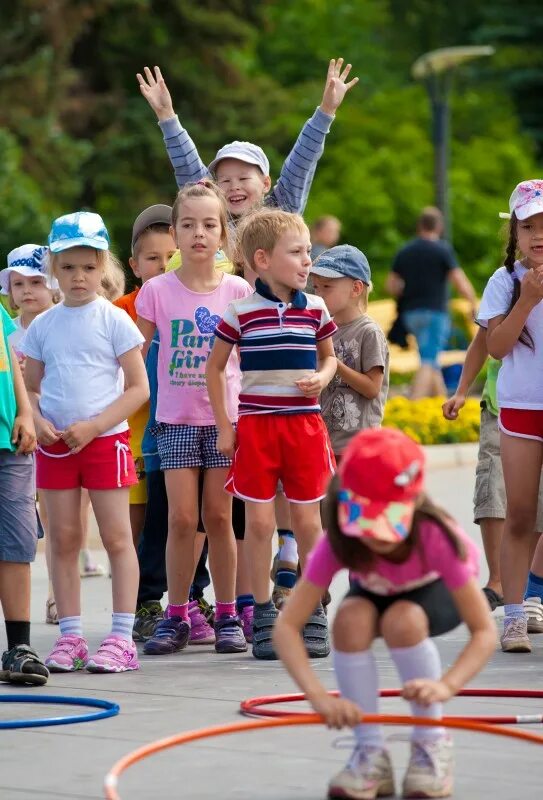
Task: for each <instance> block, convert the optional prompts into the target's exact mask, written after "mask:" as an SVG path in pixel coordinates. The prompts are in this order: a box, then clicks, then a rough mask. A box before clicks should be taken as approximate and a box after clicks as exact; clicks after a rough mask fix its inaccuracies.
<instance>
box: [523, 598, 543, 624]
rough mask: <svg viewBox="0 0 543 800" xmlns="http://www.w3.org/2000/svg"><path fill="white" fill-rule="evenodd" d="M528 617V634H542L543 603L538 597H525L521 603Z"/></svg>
mask: <svg viewBox="0 0 543 800" xmlns="http://www.w3.org/2000/svg"><path fill="white" fill-rule="evenodd" d="M523 606H524V611H525V612H526V616H527V617H528V633H543V603H542V602H541V598H540V597H527V598H526V600H525V601H524V603H523Z"/></svg>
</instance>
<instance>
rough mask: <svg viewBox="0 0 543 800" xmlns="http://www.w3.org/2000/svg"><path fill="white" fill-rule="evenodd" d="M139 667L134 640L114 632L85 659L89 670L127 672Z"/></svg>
mask: <svg viewBox="0 0 543 800" xmlns="http://www.w3.org/2000/svg"><path fill="white" fill-rule="evenodd" d="M139 668H140V665H139V664H138V651H137V650H136V645H135V644H134V642H132V641H128V640H127V639H123V638H122V636H117V635H116V634H114V633H110V635H109V636H108V637H107V638H106V639H104V641H103V642H102V644H101V645H100V647H99V648H98V650H97V651H96V653H95V654H94V655H93V656H91V657H90V658H89V660H88V661H87V670H88V671H89V672H129V671H130V670H132V669H139Z"/></svg>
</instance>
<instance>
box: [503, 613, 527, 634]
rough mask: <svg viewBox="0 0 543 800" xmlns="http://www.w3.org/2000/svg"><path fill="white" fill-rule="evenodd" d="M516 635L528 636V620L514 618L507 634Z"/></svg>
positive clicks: (506, 631)
mask: <svg viewBox="0 0 543 800" xmlns="http://www.w3.org/2000/svg"><path fill="white" fill-rule="evenodd" d="M510 631H511V633H515V634H524V635H526V620H525V618H524V617H513V619H512V620H511V622H508V623H507V627H506V630H505V633H509V632H510Z"/></svg>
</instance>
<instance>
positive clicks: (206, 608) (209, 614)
mask: <svg viewBox="0 0 543 800" xmlns="http://www.w3.org/2000/svg"><path fill="white" fill-rule="evenodd" d="M198 608H199V609H200V611H201V612H202V614H203V615H204V617H205V618H206V622H207V624H208V625H211V627H213V625H214V624H215V606H212V605H211V603H208V602H207V600H205V599H204V598H203V597H200V599H199V600H198Z"/></svg>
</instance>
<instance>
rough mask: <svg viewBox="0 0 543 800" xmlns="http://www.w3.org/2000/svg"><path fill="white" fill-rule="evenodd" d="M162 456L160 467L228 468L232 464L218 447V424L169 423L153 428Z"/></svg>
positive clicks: (159, 424)
mask: <svg viewBox="0 0 543 800" xmlns="http://www.w3.org/2000/svg"><path fill="white" fill-rule="evenodd" d="M153 433H154V434H155V436H156V443H157V450H158V455H159V457H160V469H162V470H165V469H188V468H190V467H199V468H200V469H214V468H218V467H221V468H223V469H225V468H228V467H229V466H230V464H231V463H232V462H231V461H230V459H229V458H226V456H223V455H221V454H220V453H219V451H218V450H217V435H218V431H217V428H216V426H215V425H168V424H167V423H166V422H159V423H158V425H156V427H155V428H154V429H153Z"/></svg>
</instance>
